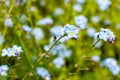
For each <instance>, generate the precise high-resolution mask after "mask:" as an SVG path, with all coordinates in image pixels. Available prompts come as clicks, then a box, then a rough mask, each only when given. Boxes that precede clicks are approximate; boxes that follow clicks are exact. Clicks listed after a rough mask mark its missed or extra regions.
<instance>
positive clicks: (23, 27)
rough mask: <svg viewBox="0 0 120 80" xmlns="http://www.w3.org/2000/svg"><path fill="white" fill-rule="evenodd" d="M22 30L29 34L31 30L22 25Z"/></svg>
mask: <svg viewBox="0 0 120 80" xmlns="http://www.w3.org/2000/svg"><path fill="white" fill-rule="evenodd" d="M22 30H23V31H25V32H31V31H32V28H31V27H30V26H28V25H23V26H22Z"/></svg>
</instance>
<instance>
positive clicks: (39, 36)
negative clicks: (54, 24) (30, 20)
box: [32, 28, 44, 41]
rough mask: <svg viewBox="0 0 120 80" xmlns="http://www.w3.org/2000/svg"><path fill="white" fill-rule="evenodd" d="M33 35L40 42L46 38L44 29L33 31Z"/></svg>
mask: <svg viewBox="0 0 120 80" xmlns="http://www.w3.org/2000/svg"><path fill="white" fill-rule="evenodd" d="M32 35H34V36H35V39H36V40H38V41H39V40H41V39H42V38H43V37H44V33H43V31H42V29H40V28H34V29H33V30H32Z"/></svg>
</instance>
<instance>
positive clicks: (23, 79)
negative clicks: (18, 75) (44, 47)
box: [22, 71, 31, 80]
mask: <svg viewBox="0 0 120 80" xmlns="http://www.w3.org/2000/svg"><path fill="white" fill-rule="evenodd" d="M30 72H31V71H29V72H27V74H26V75H25V76H24V77H23V78H22V80H25V79H26V77H27V76H28V75H29V74H30Z"/></svg>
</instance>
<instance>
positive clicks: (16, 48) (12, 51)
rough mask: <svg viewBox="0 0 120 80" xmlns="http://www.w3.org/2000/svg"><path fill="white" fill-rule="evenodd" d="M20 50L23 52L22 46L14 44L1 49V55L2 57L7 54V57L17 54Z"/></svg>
mask: <svg viewBox="0 0 120 80" xmlns="http://www.w3.org/2000/svg"><path fill="white" fill-rule="evenodd" d="M21 52H23V50H22V48H21V47H20V46H17V45H14V46H13V47H12V48H8V49H3V50H2V56H3V57H4V56H8V57H12V56H19V55H20V53H21Z"/></svg>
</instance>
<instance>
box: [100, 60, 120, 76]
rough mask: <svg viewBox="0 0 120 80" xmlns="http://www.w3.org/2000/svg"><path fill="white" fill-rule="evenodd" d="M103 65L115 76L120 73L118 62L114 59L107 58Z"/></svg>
mask: <svg viewBox="0 0 120 80" xmlns="http://www.w3.org/2000/svg"><path fill="white" fill-rule="evenodd" d="M101 65H102V66H106V67H108V68H109V70H110V71H111V72H112V74H113V75H118V74H119V72H120V67H119V66H118V64H117V61H116V60H115V59H114V58H107V59H105V60H103V61H102V63H101Z"/></svg>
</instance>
